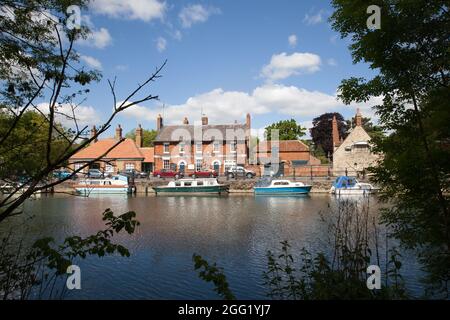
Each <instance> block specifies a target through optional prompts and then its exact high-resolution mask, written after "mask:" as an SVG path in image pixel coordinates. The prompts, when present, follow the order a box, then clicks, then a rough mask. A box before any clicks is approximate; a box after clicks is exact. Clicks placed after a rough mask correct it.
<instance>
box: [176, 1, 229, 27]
mask: <svg viewBox="0 0 450 320" xmlns="http://www.w3.org/2000/svg"><path fill="white" fill-rule="evenodd" d="M220 12H221V11H220V9H218V8H214V7H209V8H206V7H204V6H202V5H201V4H192V5H189V6H187V7H184V8H183V9H181V11H180V13H179V15H178V17H179V18H180V21H181V25H182V26H183V28H190V27H191V26H192V25H193V24H196V23H200V22H206V21H207V20H208V18H209V17H210V16H211V15H212V14H219V13H220Z"/></svg>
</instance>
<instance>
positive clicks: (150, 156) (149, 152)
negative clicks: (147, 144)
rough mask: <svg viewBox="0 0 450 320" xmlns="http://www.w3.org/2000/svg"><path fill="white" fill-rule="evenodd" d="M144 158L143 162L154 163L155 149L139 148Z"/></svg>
mask: <svg viewBox="0 0 450 320" xmlns="http://www.w3.org/2000/svg"><path fill="white" fill-rule="evenodd" d="M139 150H140V151H141V153H142V155H143V156H144V160H143V162H155V161H154V160H155V148H153V147H151V148H139Z"/></svg>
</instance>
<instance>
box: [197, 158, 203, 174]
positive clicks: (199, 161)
mask: <svg viewBox="0 0 450 320" xmlns="http://www.w3.org/2000/svg"><path fill="white" fill-rule="evenodd" d="M202 167H203V160H202V159H197V160H195V171H200V170H201V169H202Z"/></svg>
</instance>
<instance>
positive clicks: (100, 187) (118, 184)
mask: <svg viewBox="0 0 450 320" xmlns="http://www.w3.org/2000/svg"><path fill="white" fill-rule="evenodd" d="M75 190H76V191H77V193H80V194H82V195H90V194H127V193H131V192H132V191H133V187H132V186H130V185H129V183H128V177H126V176H122V175H118V176H113V177H112V178H108V179H86V180H83V181H80V183H79V184H77V185H75Z"/></svg>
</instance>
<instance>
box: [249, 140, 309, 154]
mask: <svg viewBox="0 0 450 320" xmlns="http://www.w3.org/2000/svg"><path fill="white" fill-rule="evenodd" d="M273 142H274V141H261V142H260V143H259V144H258V152H271V151H272V143H273ZM276 142H277V143H278V145H279V152H308V151H309V147H308V146H307V145H306V144H304V143H303V142H301V141H300V140H281V141H276Z"/></svg>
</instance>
